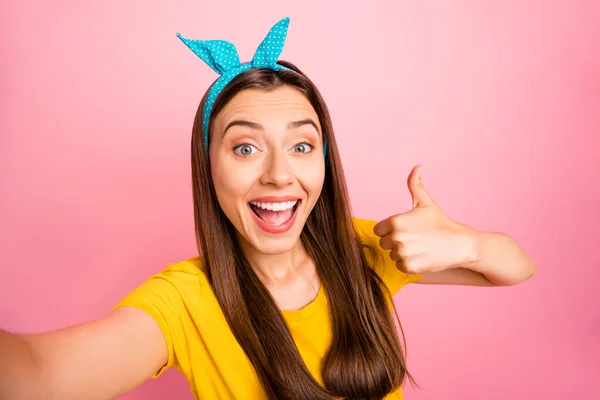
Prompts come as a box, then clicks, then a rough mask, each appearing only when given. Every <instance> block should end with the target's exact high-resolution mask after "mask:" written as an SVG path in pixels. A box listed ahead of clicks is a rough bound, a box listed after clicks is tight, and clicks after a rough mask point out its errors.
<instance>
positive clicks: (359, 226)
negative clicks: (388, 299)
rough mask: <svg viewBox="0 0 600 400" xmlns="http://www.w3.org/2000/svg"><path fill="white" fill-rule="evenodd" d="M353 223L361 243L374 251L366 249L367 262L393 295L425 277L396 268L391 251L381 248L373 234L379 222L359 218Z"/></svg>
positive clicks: (377, 238)
mask: <svg viewBox="0 0 600 400" xmlns="http://www.w3.org/2000/svg"><path fill="white" fill-rule="evenodd" d="M353 221H354V226H355V228H356V232H357V233H358V236H359V237H360V240H361V242H362V243H363V244H366V245H367V246H368V247H370V248H371V249H372V250H371V251H369V250H368V249H365V253H366V255H367V260H368V261H369V262H370V263H371V267H372V268H373V269H374V270H375V272H377V274H378V275H379V276H380V277H381V279H382V280H383V282H384V283H385V284H386V286H387V287H388V288H389V290H390V292H391V293H392V295H393V294H395V293H396V292H398V291H399V290H400V289H401V288H402V287H403V286H405V285H408V284H409V283H413V282H416V281H418V280H419V279H420V278H421V277H422V276H423V275H421V274H407V273H405V272H402V271H400V270H399V269H398V268H397V267H396V262H395V261H394V260H392V259H391V258H390V251H389V250H384V249H383V248H381V246H380V245H379V237H378V236H377V235H375V233H374V232H373V228H374V227H375V225H376V224H377V222H375V221H370V220H366V219H358V218H353Z"/></svg>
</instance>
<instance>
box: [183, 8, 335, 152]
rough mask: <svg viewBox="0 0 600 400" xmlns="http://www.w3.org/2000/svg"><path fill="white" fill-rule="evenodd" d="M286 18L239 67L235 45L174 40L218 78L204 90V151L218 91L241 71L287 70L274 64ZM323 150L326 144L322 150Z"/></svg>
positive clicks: (285, 31)
mask: <svg viewBox="0 0 600 400" xmlns="http://www.w3.org/2000/svg"><path fill="white" fill-rule="evenodd" d="M289 23H290V19H289V18H288V17H286V18H283V19H282V20H280V21H279V22H277V23H276V24H275V25H274V26H273V27H272V28H271V29H270V30H269V33H268V34H267V36H266V37H265V39H264V40H263V41H262V43H261V44H260V45H259V46H258V49H256V52H255V53H254V57H253V58H252V61H251V62H248V63H244V64H241V63H240V57H239V55H238V52H237V50H236V48H235V46H234V45H233V44H232V43H230V42H227V41H225V40H194V39H188V38H184V37H183V36H181V35H180V34H179V33H178V34H177V37H178V38H179V39H181V41H182V42H183V43H184V44H185V45H186V46H187V47H189V48H190V50H192V51H193V52H194V53H195V54H196V55H197V56H198V57H200V58H201V59H202V60H203V61H204V62H205V63H206V64H208V66H209V67H211V68H212V69H213V70H214V71H215V72H216V73H218V74H219V75H221V77H220V78H219V79H217V81H216V82H215V83H214V84H213V86H212V87H211V88H210V90H209V91H208V96H207V98H206V104H205V105H204V119H203V121H202V122H203V128H204V140H205V143H206V148H208V124H209V121H210V112H211V111H212V108H213V105H214V103H215V100H216V99H217V97H218V96H219V94H220V93H221V91H222V90H223V89H224V88H225V86H227V84H228V83H229V82H231V80H232V79H233V78H235V77H236V76H238V75H239V74H241V73H242V72H245V71H248V70H249V69H252V68H270V69H273V70H275V71H280V70H290V69H289V68H286V67H284V66H281V65H278V64H277V60H278V59H279V56H280V55H281V52H282V51H283V45H284V43H285V39H286V36H287V31H288V27H289ZM324 149H325V151H327V145H326V144H325V147H324Z"/></svg>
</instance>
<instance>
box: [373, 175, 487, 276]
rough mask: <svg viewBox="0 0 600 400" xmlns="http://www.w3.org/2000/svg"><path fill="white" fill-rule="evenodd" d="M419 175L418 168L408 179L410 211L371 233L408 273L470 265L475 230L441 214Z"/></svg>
mask: <svg viewBox="0 0 600 400" xmlns="http://www.w3.org/2000/svg"><path fill="white" fill-rule="evenodd" d="M421 172H422V167H421V166H418V165H417V166H416V167H414V168H413V170H412V171H411V173H410V175H409V177H408V190H409V191H410V194H411V196H412V200H413V206H412V209H411V210H410V211H407V212H404V213H401V214H396V215H393V216H391V217H389V218H386V219H384V220H383V221H381V222H379V223H377V225H375V228H374V230H373V231H374V233H375V234H376V235H377V236H379V237H380V241H379V243H380V245H381V247H382V248H383V249H385V250H390V257H391V259H392V260H393V261H396V266H397V267H398V269H400V270H401V271H403V272H406V273H409V274H424V273H429V272H438V271H443V270H445V269H449V268H453V267H458V266H460V265H462V264H465V263H468V262H470V261H471V260H472V259H473V257H474V254H475V251H476V249H475V246H476V244H475V232H476V231H475V230H474V229H472V228H470V227H468V226H466V225H463V224H459V223H457V222H454V221H452V220H451V219H450V218H448V216H446V214H444V212H443V211H442V210H441V209H440V207H438V205H437V204H436V203H435V202H434V201H433V199H432V198H431V197H430V196H429V194H428V193H427V191H426V190H425V187H424V186H423V182H422V181H421Z"/></svg>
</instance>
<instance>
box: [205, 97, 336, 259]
mask: <svg viewBox="0 0 600 400" xmlns="http://www.w3.org/2000/svg"><path fill="white" fill-rule="evenodd" d="M209 153H210V163H211V169H212V179H213V182H214V185H215V190H216V193H217V197H218V200H219V204H220V205H221V208H222V209H223V212H224V213H225V215H227V217H228V218H229V220H230V221H231V223H232V224H233V225H234V227H235V228H236V230H237V232H238V235H239V237H240V239H241V240H242V241H245V242H246V244H249V245H250V246H252V247H253V248H254V249H255V250H257V251H259V252H261V253H264V254H281V253H284V252H286V251H289V250H291V249H292V248H293V247H294V246H295V245H296V244H297V242H298V239H299V237H300V233H301V232H302V228H303V227H304V224H305V222H306V219H307V218H308V215H309V214H310V212H311V210H312V208H313V207H314V205H315V203H316V201H317V199H318V198H319V195H320V193H321V189H322V187H323V181H324V178H325V159H324V157H323V140H322V133H321V126H320V124H319V119H318V116H317V114H316V112H315V111H314V109H313V107H312V106H311V104H310V103H309V101H308V100H307V99H306V97H304V95H303V94H302V93H301V92H300V91H298V90H296V89H295V88H293V87H289V86H283V87H280V88H278V89H275V90H273V91H269V92H267V91H263V90H259V89H248V90H244V91H241V92H239V93H238V94H237V95H235V96H234V97H233V98H232V99H231V100H230V101H229V103H228V104H227V105H226V106H225V107H224V108H223V109H222V110H221V112H220V113H219V115H217V117H216V119H215V120H214V123H213V126H212V131H211V139H210V148H209Z"/></svg>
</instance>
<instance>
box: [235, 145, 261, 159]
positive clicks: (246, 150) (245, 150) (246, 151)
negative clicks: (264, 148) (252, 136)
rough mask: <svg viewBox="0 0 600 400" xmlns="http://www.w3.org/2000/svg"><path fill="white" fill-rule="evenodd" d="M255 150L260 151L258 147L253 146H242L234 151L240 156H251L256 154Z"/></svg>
mask: <svg viewBox="0 0 600 400" xmlns="http://www.w3.org/2000/svg"><path fill="white" fill-rule="evenodd" d="M254 150H256V151H258V150H257V149H256V147H254V146H252V145H251V144H241V145H239V146H236V147H234V149H233V151H235V152H236V153H237V154H239V155H240V156H251V155H252V154H254V153H255V152H256V151H254Z"/></svg>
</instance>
